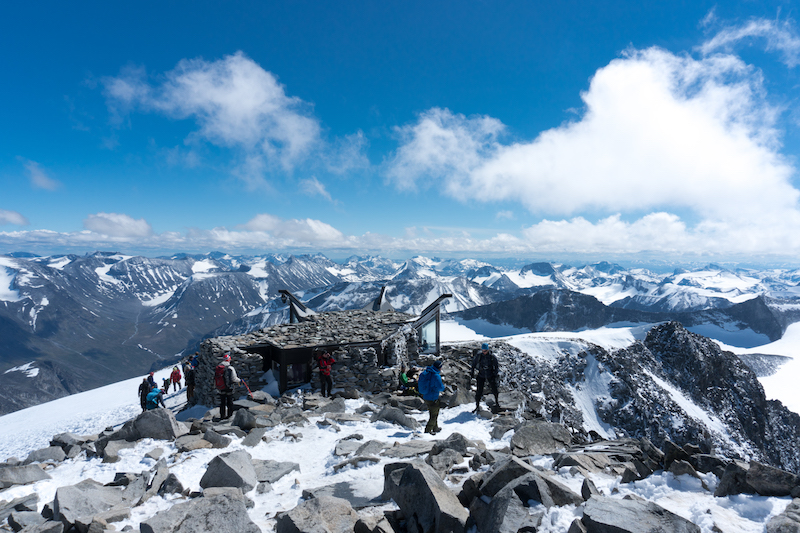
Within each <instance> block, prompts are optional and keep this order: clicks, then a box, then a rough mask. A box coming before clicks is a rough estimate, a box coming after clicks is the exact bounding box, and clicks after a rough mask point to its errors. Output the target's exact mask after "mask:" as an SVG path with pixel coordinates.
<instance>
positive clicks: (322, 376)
mask: <svg viewBox="0 0 800 533" xmlns="http://www.w3.org/2000/svg"><path fill="white" fill-rule="evenodd" d="M335 362H336V361H334V360H333V356H332V355H331V354H330V352H327V351H325V352H322V353H320V355H319V357H318V358H317V366H319V381H320V388H321V389H322V396H323V397H326V396H330V395H331V392H332V391H333V378H332V377H331V367H332V366H333V364H334V363H335ZM326 388H327V390H328V392H327V394H326V393H325V389H326Z"/></svg>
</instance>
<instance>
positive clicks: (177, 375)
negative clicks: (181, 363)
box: [169, 366, 181, 392]
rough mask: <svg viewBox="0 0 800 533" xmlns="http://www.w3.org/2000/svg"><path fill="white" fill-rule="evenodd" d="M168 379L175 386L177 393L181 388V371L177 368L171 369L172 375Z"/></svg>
mask: <svg viewBox="0 0 800 533" xmlns="http://www.w3.org/2000/svg"><path fill="white" fill-rule="evenodd" d="M169 378H170V379H171V380H172V384H173V385H174V386H175V392H178V389H180V388H181V371H180V370H178V367H177V366H176V367H173V368H172V374H170V375H169Z"/></svg>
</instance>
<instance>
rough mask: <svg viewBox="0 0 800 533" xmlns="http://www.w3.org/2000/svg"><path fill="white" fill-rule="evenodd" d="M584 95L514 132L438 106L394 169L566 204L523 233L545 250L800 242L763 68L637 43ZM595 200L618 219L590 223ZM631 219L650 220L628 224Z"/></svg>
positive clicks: (506, 197)
mask: <svg viewBox="0 0 800 533" xmlns="http://www.w3.org/2000/svg"><path fill="white" fill-rule="evenodd" d="M720 46H722V45H721V44H718V45H716V47H717V48H719V47H720ZM581 97H582V99H583V101H584V104H585V109H584V112H583V114H582V115H581V117H580V118H579V119H576V120H574V121H572V122H568V123H565V124H563V125H561V126H559V127H556V128H553V129H550V130H547V131H544V132H542V133H541V134H540V135H538V136H537V137H536V138H535V139H533V140H532V141H519V142H510V143H503V142H501V140H502V139H501V138H500V134H501V133H502V132H503V129H504V128H503V125H502V124H501V123H500V122H499V121H497V120H495V119H491V118H489V117H482V116H477V117H465V116H463V115H458V114H455V113H453V112H451V111H449V110H446V109H438V108H437V109H432V110H429V111H427V112H425V113H423V114H421V115H420V116H419V118H418V120H417V121H416V122H415V123H413V124H410V125H407V126H404V127H403V128H401V130H400V132H401V145H400V147H399V148H398V150H397V151H396V153H395V155H394V157H393V158H392V159H391V160H390V161H389V165H388V170H387V175H388V178H389V180H390V181H391V182H393V183H394V184H395V185H396V187H397V188H399V189H408V188H411V187H414V186H416V184H418V183H421V182H422V181H423V180H425V181H426V182H428V183H430V184H432V185H433V186H435V187H437V188H439V189H440V190H441V191H442V192H443V193H444V194H445V195H448V196H450V197H452V198H456V199H458V200H461V201H465V202H466V201H476V202H499V201H505V202H508V201H518V202H520V203H521V204H522V205H523V206H524V207H526V208H527V209H528V210H529V211H530V212H531V213H533V214H534V215H537V216H544V217H548V218H550V217H553V215H555V217H554V218H553V219H552V220H545V221H543V222H542V223H540V224H536V225H534V226H532V227H530V228H529V229H528V230H527V231H526V232H525V234H524V237H525V238H526V239H527V240H528V243H529V244H530V246H531V247H533V248H535V249H537V250H541V249H548V250H552V249H553V247H554V246H555V243H556V242H559V243H560V244H559V246H564V247H565V246H576V247H577V249H590V248H591V249H594V250H600V251H602V250H611V249H614V248H615V247H616V248H618V249H620V250H622V249H624V250H627V251H631V252H633V251H635V250H637V249H638V250H644V249H649V248H651V247H661V246H663V247H664V249H665V250H681V249H683V250H686V249H687V248H686V247H687V246H689V247H691V250H692V251H695V252H698V253H702V252H703V250H704V249H706V248H709V247H710V248H715V249H716V248H719V247H720V246H721V244H722V243H725V244H726V245H729V246H730V248H728V250H729V251H744V250H755V249H759V250H762V251H765V250H768V249H771V250H772V251H774V252H778V251H779V250H781V248H775V247H772V248H770V246H773V245H776V246H777V245H780V246H791V247H793V248H791V250H792V252H788V250H789V249H787V248H783V249H782V250H783V251H785V252H788V253H794V252H797V251H800V248H798V242H797V239H795V238H794V235H797V234H798V233H800V216H799V215H798V213H799V212H798V198H800V191H798V190H797V189H796V188H795V187H794V186H793V184H792V179H793V178H794V177H796V169H795V168H794V167H793V166H792V164H791V163H790V162H789V161H788V160H787V159H786V158H785V157H784V156H782V154H781V152H780V149H781V145H780V131H779V130H778V128H777V126H776V124H777V120H778V118H779V111H778V110H777V109H776V108H775V107H773V106H771V105H770V104H769V103H768V101H767V98H766V91H765V89H764V84H763V79H762V74H761V72H760V71H759V70H758V69H756V68H754V67H753V66H751V65H748V64H746V63H745V62H743V61H742V60H741V59H740V58H739V57H737V56H734V55H731V54H712V55H708V56H703V57H700V58H693V57H691V56H689V55H676V54H673V53H670V52H668V51H665V50H663V49H660V48H649V49H646V50H629V51H627V52H626V53H625V54H624V55H623V56H622V57H620V58H618V59H616V60H614V61H612V62H611V63H610V64H609V65H607V66H605V67H603V68H601V69H599V70H598V71H597V72H596V73H595V75H594V76H593V78H592V80H591V82H590V85H589V88H588V90H587V91H586V92H585V93H583V94H582V95H581ZM587 212H589V213H594V214H599V215H601V216H602V215H606V216H607V218H604V219H602V220H601V221H599V222H594V223H591V222H589V221H588V220H587V219H585V218H581V215H583V213H587ZM647 213H652V214H647ZM676 213H682V214H683V218H685V219H686V220H691V224H690V225H689V226H688V227H687V223H686V222H684V221H681V218H679V217H678V215H677V214H676ZM619 215H626V217H620V216H619ZM559 216H562V217H563V216H566V217H570V219H569V220H567V219H564V220H558V217H559ZM583 216H585V215H583ZM631 217H634V218H635V217H640V219H639V220H636V221H634V222H623V220H625V219H628V218H631ZM667 231H668V232H669V234H667V233H666V232H667ZM732 236H735V237H732ZM653 239H656V241H657V242H653ZM708 239H714V241H713V242H712V241H709V240H708ZM670 240H673V241H674V242H673V243H672V244H670V243H668V242H663V241H670Z"/></svg>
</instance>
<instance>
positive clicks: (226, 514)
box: [139, 493, 261, 533]
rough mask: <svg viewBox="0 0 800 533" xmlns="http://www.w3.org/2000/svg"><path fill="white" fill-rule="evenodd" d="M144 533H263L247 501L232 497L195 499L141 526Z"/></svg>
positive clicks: (180, 504) (161, 512) (159, 514)
mask: <svg viewBox="0 0 800 533" xmlns="http://www.w3.org/2000/svg"><path fill="white" fill-rule="evenodd" d="M139 530H140V531H141V533H198V532H202V531H213V532H214V533H261V529H260V528H259V527H258V526H256V525H255V524H254V523H253V521H252V520H250V517H249V516H248V514H247V507H246V506H245V502H244V501H243V499H237V498H235V497H233V496H231V495H230V494H224V493H223V494H217V495H215V496H211V497H203V498H195V499H193V500H191V501H188V502H186V503H179V504H176V505H173V506H172V507H170V508H169V509H167V510H166V511H160V512H159V513H156V515H155V516H153V517H152V518H148V519H147V520H145V521H144V522H142V523H141V524H140V526H139Z"/></svg>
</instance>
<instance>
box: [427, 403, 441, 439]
mask: <svg viewBox="0 0 800 533" xmlns="http://www.w3.org/2000/svg"><path fill="white" fill-rule="evenodd" d="M425 405H427V406H428V413H429V414H430V416H429V418H428V424H427V425H426V426H425V433H433V432H434V431H439V407H440V405H441V404H440V402H439V399H438V398H437V399H436V400H433V401H431V400H425Z"/></svg>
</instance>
